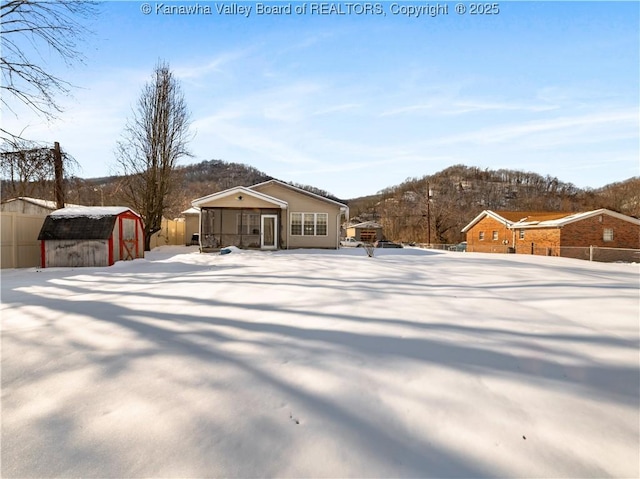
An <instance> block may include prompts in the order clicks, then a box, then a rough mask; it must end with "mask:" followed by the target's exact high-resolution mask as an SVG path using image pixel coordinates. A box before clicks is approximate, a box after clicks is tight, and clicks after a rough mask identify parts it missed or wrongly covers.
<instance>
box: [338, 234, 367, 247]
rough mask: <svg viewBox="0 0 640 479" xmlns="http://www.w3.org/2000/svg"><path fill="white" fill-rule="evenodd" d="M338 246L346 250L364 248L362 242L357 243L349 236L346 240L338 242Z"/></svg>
mask: <svg viewBox="0 0 640 479" xmlns="http://www.w3.org/2000/svg"><path fill="white" fill-rule="evenodd" d="M340 246H346V247H348V248H349V247H351V248H362V247H363V246H364V243H363V242H362V241H358V240H357V239H355V238H354V237H352V236H349V237H348V238H345V239H344V240H342V241H340Z"/></svg>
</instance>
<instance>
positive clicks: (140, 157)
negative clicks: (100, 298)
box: [116, 63, 190, 251]
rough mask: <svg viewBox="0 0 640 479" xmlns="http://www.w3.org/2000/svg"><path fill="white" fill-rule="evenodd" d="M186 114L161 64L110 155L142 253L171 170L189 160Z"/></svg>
mask: <svg viewBox="0 0 640 479" xmlns="http://www.w3.org/2000/svg"><path fill="white" fill-rule="evenodd" d="M189 124H190V114H189V110H188V109H187V105H186V103H185V100H184V95H183V93H182V90H181V88H180V85H179V83H178V81H177V79H176V78H175V77H174V75H173V73H172V72H171V70H170V69H169V65H168V64H167V63H159V64H158V65H157V66H156V68H155V71H154V73H153V75H152V80H151V81H150V82H148V83H147V84H146V85H145V86H144V88H143V89H142V94H141V95H140V98H139V100H138V103H137V105H136V108H135V109H134V112H133V119H131V120H130V121H129V123H128V124H127V126H126V128H125V131H124V134H123V139H122V140H121V141H120V142H119V143H118V148H117V151H116V154H117V161H118V167H119V169H120V172H121V173H122V174H123V175H124V178H123V185H122V190H123V192H124V194H125V195H126V198H127V201H128V202H129V203H130V205H131V206H132V207H133V208H134V209H136V210H137V211H138V212H139V213H140V214H141V215H142V217H143V219H144V224H145V250H147V251H148V250H149V249H150V241H151V235H152V234H153V233H155V232H157V231H160V228H161V224H162V215H163V213H164V210H165V207H166V203H167V199H168V195H169V193H170V192H171V189H172V186H173V180H174V169H175V166H176V164H177V162H178V160H179V159H180V158H181V157H184V156H190V153H189V151H188V150H187V144H188V142H189V140H190V134H189Z"/></svg>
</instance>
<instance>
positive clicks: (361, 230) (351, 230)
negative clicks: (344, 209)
mask: <svg viewBox="0 0 640 479" xmlns="http://www.w3.org/2000/svg"><path fill="white" fill-rule="evenodd" d="M345 229H346V233H347V238H349V237H351V238H355V239H356V240H358V241H363V242H365V243H375V242H376V241H379V240H381V239H383V237H384V235H383V233H382V225H380V224H378V223H376V222H375V221H365V222H364V223H357V224H353V225H348V226H347V227H346V228H345Z"/></svg>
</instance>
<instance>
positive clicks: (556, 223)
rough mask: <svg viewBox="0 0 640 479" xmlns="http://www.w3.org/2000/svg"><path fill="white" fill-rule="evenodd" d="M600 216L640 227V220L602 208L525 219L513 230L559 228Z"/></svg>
mask: <svg viewBox="0 0 640 479" xmlns="http://www.w3.org/2000/svg"><path fill="white" fill-rule="evenodd" d="M598 215H607V216H613V217H615V218H618V219H621V220H623V221H628V222H629V223H633V224H636V225H640V220H639V219H637V218H634V217H632V216H627V215H623V214H622V213H617V212H615V211H611V210H607V209H605V208H601V209H599V210H593V211H583V212H580V213H569V214H565V215H564V216H562V217H560V218H549V219H540V218H536V217H531V218H525V219H523V220H521V221H518V222H517V223H514V224H513V228H559V227H561V226H564V225H567V224H569V223H575V222H576V221H581V220H584V219H587V218H592V217H594V216H598Z"/></svg>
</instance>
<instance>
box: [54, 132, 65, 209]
mask: <svg viewBox="0 0 640 479" xmlns="http://www.w3.org/2000/svg"><path fill="white" fill-rule="evenodd" d="M51 153H52V154H53V172H54V176H55V180H54V183H53V193H54V196H55V198H56V208H57V209H60V208H64V190H63V189H62V180H63V176H64V175H63V170H62V152H61V151H60V143H58V142H57V141H56V142H55V143H54V144H53V150H51Z"/></svg>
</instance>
